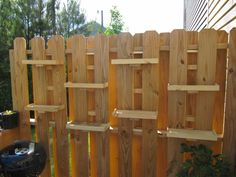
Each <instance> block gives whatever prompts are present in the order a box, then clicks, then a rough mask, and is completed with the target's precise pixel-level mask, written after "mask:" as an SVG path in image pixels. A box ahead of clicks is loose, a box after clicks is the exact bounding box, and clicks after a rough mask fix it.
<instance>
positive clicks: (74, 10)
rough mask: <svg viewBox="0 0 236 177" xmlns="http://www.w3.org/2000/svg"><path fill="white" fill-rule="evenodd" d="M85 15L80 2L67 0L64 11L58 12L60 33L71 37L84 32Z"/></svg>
mask: <svg viewBox="0 0 236 177" xmlns="http://www.w3.org/2000/svg"><path fill="white" fill-rule="evenodd" d="M84 24H85V15H84V13H82V12H81V10H80V4H79V3H78V2H77V1H76V0H67V4H63V9H62V11H61V12H60V13H59V14H58V30H59V34H62V35H63V36H65V37H69V36H71V35H73V34H81V33H83V32H84V31H83V25H84Z"/></svg>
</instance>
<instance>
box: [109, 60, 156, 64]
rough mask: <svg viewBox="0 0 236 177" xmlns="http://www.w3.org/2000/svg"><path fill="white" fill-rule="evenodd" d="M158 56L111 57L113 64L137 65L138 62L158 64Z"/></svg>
mask: <svg viewBox="0 0 236 177" xmlns="http://www.w3.org/2000/svg"><path fill="white" fill-rule="evenodd" d="M158 63H159V59H158V58H140V59H113V60H111V64H113V65H135V64H137V65H139V64H158Z"/></svg>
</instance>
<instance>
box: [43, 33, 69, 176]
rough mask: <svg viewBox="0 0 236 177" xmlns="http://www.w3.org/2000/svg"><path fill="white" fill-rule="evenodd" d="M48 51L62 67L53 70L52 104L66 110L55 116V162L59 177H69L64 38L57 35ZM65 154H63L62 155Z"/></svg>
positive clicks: (49, 43) (55, 67)
mask: <svg viewBox="0 0 236 177" xmlns="http://www.w3.org/2000/svg"><path fill="white" fill-rule="evenodd" d="M48 51H49V52H50V53H51V59H52V60H56V61H57V62H58V63H62V65H57V66H54V67H53V68H52V85H53V87H54V90H53V93H52V104H54V105H64V106H65V109H63V110H60V111H58V112H55V113H54V114H53V116H54V120H55V136H56V148H55V151H56V152H55V154H56V160H55V161H54V164H55V170H56V174H57V175H58V177H62V176H63V177H64V176H69V146H68V132H67V130H66V123H67V111H66V108H67V103H66V89H65V87H64V83H65V82H66V76H65V65H64V64H63V63H64V62H65V42H64V38H63V37H62V36H59V35H55V36H53V37H52V38H50V39H49V41H48ZM62 152H63V153H62Z"/></svg>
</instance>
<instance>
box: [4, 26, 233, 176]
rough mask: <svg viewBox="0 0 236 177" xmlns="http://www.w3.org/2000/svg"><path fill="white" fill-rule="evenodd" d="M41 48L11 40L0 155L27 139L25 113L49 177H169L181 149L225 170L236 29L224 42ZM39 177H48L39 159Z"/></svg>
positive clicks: (217, 37) (194, 35)
mask: <svg viewBox="0 0 236 177" xmlns="http://www.w3.org/2000/svg"><path fill="white" fill-rule="evenodd" d="M45 46H46V45H45V42H44V40H43V39H42V38H40V37H37V38H34V39H32V40H31V49H26V43H25V40H24V39H23V38H16V39H15V41H14V49H13V50H10V59H11V75H12V93H13V106H14V109H15V110H18V111H20V125H19V129H16V130H12V131H11V132H3V133H2V135H1V136H0V139H1V143H0V144H1V145H2V146H3V144H4V143H2V142H3V141H2V140H3V137H6V136H9V137H11V138H12V139H18V138H20V139H30V138H31V134H30V117H29V111H30V110H31V111H34V112H35V120H36V123H35V124H36V130H37V131H36V134H37V141H40V142H42V143H43V145H44V147H45V148H46V150H47V153H48V154H50V153H53V155H54V162H51V163H54V167H55V175H56V176H58V177H67V176H68V177H69V176H75V177H88V176H91V177H108V176H111V177H118V176H119V177H131V176H133V177H156V176H157V177H166V176H168V177H174V176H175V174H176V172H177V171H178V169H179V168H180V165H181V162H182V161H183V160H184V159H185V156H184V155H182V154H181V153H180V144H181V143H182V142H186V143H188V144H199V143H203V144H206V145H207V146H209V147H211V148H212V149H213V150H214V151H215V152H217V153H220V152H222V151H223V153H224V154H225V155H226V156H227V158H228V159H229V160H230V162H231V163H232V169H234V170H235V159H236V158H235V157H236V134H235V133H234V130H235V128H236V110H235V109H236V91H235V90H236V74H235V71H236V29H233V30H231V32H230V34H229V40H228V34H227V33H226V32H224V31H215V30H210V29H207V30H203V31H201V32H199V33H198V32H186V31H184V30H174V31H173V32H171V33H160V34H158V33H157V32H155V31H148V32H145V33H143V34H135V35H134V36H132V35H131V34H129V33H122V34H120V35H117V36H111V37H106V36H104V35H102V34H98V35H96V36H95V37H89V38H85V37H84V36H81V35H76V36H73V37H71V38H69V39H68V40H67V41H66V42H65V41H64V38H63V37H61V36H53V37H52V38H51V39H49V41H48V43H47V48H45ZM29 65H30V66H31V65H32V78H33V103H29V91H28V88H29V83H28V75H29V74H31V73H29V72H28V70H27V68H29ZM226 76H227V77H226ZM226 78H227V82H226ZM226 83H227V84H226ZM226 93H227V94H226ZM225 100H226V101H225ZM49 126H52V128H53V148H52V149H50V148H49ZM16 132H19V135H17V133H16ZM13 133H15V134H13ZM68 134H69V135H70V136H68ZM15 135H17V136H15ZM14 136H15V138H14ZM68 137H69V138H68ZM7 143H9V142H7ZM4 145H6V143H5V144H4ZM69 147H71V148H69ZM69 154H71V167H72V168H71V169H72V170H71V173H70V159H69ZM41 176H42V177H48V176H51V171H50V159H49V158H48V161H47V164H46V168H45V170H44V172H43V174H42V175H41Z"/></svg>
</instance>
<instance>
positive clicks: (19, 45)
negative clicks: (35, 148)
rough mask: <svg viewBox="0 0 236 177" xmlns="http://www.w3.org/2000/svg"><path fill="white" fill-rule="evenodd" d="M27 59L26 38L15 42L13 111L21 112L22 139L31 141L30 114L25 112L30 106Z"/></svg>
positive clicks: (12, 76) (20, 127)
mask: <svg viewBox="0 0 236 177" xmlns="http://www.w3.org/2000/svg"><path fill="white" fill-rule="evenodd" d="M25 59H26V41H25V39H24V38H16V39H15V40H14V55H13V60H12V62H11V65H12V68H14V72H12V73H11V78H12V82H13V83H14V84H13V85H12V93H13V94H12V100H13V109H14V110H16V111H19V113H20V114H19V120H20V121H19V130H20V139H23V140H30V139H31V131H30V114H29V112H28V111H25V106H26V105H28V104H29V91H28V71H27V66H26V65H23V64H22V60H25Z"/></svg>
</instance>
